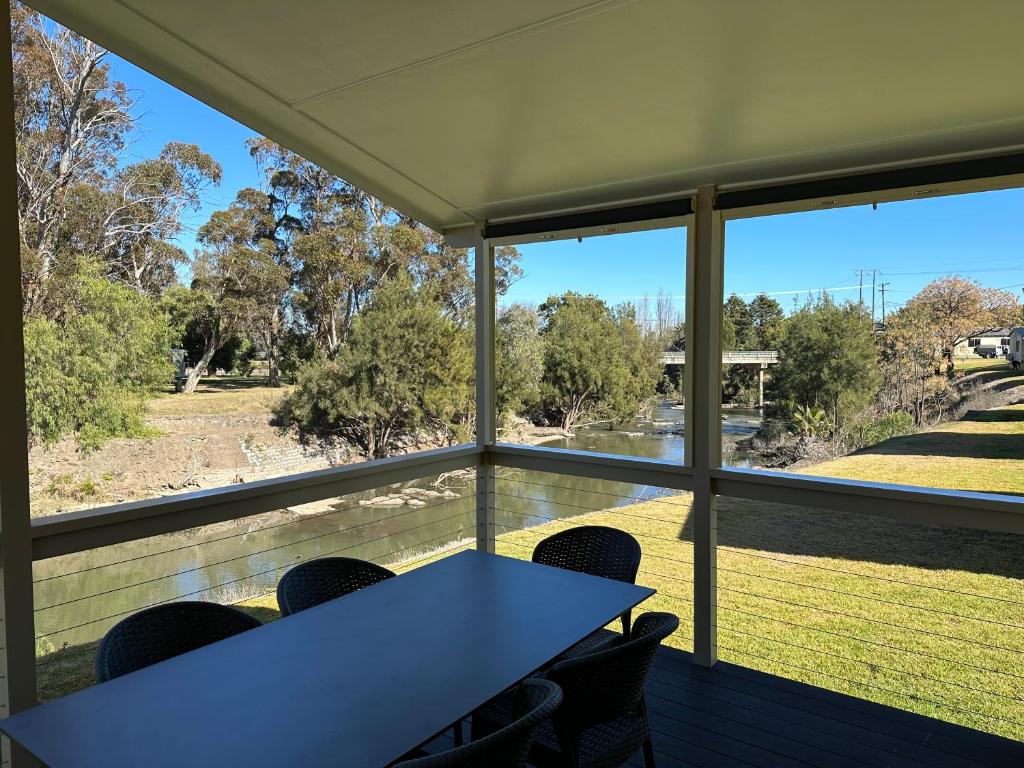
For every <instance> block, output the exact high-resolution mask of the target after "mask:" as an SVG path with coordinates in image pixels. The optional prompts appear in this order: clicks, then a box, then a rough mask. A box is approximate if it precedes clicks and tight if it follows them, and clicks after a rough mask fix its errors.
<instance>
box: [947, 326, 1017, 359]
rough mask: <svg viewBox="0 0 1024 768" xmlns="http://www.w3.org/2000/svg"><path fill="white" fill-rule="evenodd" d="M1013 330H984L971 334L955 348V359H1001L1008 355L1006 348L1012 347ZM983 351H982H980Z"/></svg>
mask: <svg viewBox="0 0 1024 768" xmlns="http://www.w3.org/2000/svg"><path fill="white" fill-rule="evenodd" d="M1012 330H1014V329H1011V328H984V329H982V330H980V331H977V332H976V333H973V334H971V335H970V336H969V337H968V338H967V339H965V340H964V341H961V342H958V343H957V345H956V346H955V347H954V348H953V357H957V358H964V357H975V356H979V355H980V356H982V357H999V356H1001V355H1004V354H1006V350H1005V349H1003V348H1004V347H1008V346H1010V332H1011V331H1012ZM979 349H980V350H982V351H979Z"/></svg>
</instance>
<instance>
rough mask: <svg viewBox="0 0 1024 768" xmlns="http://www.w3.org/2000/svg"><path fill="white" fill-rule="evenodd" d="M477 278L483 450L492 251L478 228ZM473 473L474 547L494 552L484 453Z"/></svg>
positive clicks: (490, 438) (490, 439) (489, 396)
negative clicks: (474, 474)
mask: <svg viewBox="0 0 1024 768" xmlns="http://www.w3.org/2000/svg"><path fill="white" fill-rule="evenodd" d="M474 249H475V256H474V266H475V274H476V286H475V287H476V309H475V313H474V314H475V316H476V444H477V446H478V447H480V448H483V449H485V451H486V449H487V448H489V447H492V446H493V445H494V442H495V440H496V439H497V427H496V419H497V414H496V412H495V399H494V248H492V247H491V244H490V243H489V242H488V241H487V240H486V239H485V238H484V236H483V227H482V225H481V226H478V227H477V234H476V241H475V245H474ZM481 458H482V461H481V463H480V464H479V466H477V470H476V547H477V549H480V550H483V551H485V552H493V551H494V481H495V476H494V465H493V464H492V463H491V460H490V457H489V456H488V454H487V453H486V452H485V453H484V454H483V456H482V457H481Z"/></svg>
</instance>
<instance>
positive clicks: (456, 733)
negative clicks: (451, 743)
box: [452, 720, 463, 747]
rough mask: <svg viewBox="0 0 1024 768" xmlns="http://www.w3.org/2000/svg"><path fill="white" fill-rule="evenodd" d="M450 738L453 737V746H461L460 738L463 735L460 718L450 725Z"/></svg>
mask: <svg viewBox="0 0 1024 768" xmlns="http://www.w3.org/2000/svg"><path fill="white" fill-rule="evenodd" d="M452 738H454V739H455V746H456V747H461V746H462V743H463V741H462V739H463V737H462V721H461V720H459V721H458V722H457V723H455V725H453V726H452Z"/></svg>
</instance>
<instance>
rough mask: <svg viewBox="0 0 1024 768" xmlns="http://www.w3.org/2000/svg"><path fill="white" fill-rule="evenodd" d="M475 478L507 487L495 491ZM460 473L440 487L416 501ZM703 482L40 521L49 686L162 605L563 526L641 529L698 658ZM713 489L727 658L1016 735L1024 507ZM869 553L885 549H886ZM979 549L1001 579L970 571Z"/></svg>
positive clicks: (320, 488) (658, 580)
mask: <svg viewBox="0 0 1024 768" xmlns="http://www.w3.org/2000/svg"><path fill="white" fill-rule="evenodd" d="M480 468H484V469H485V470H489V471H490V472H491V473H493V480H492V481H491V483H490V485H489V486H488V488H486V489H484V490H483V492H482V493H481V492H479V491H480V490H481V489H479V488H478V487H477V482H476V477H477V474H478V471H479V469H480ZM452 472H455V473H456V474H457V477H458V479H457V480H455V481H454V485H452V484H451V483H449V485H448V486H446V487H445V488H444V490H438V489H430V487H429V486H428V487H426V488H424V487H423V484H422V483H420V484H419V485H420V490H416V491H407V490H406V491H403V490H402V489H403V488H407V487H408V483H409V482H410V481H416V480H423V479H424V478H435V477H437V476H438V475H440V474H442V473H452ZM692 482H693V477H692V473H691V471H690V470H688V469H686V468H683V467H680V466H678V465H674V464H669V463H666V462H660V461H651V460H646V459H634V458H624V457H617V456H605V455H601V454H588V453H582V452H575V451H564V450H556V449H544V448H533V447H524V446H507V445H497V446H491V447H485V448H478V447H476V446H463V447H455V448H450V449H442V450H438V451H430V452H425V453H422V454H414V455H411V456H406V457H396V458H393V459H387V460H384V461H379V462H368V463H365V464H359V465H353V466H349V467H342V468H339V469H335V470H327V471H324V472H317V473H309V474H307V475H301V476H296V477H292V478H284V479H281V480H273V481H264V482H260V483H252V484H247V485H242V486H237V487H234V488H231V489H224V490H220V491H215V492H199V493H193V494H183V495H181V496H175V497H168V498H166V499H163V500H160V503H159V506H157V510H154V509H153V507H154V504H153V503H151V502H140V503H136V504H125V505H118V506H115V507H109V508H106V509H96V510H90V511H88V512H78V513H67V514H63V515H57V516H54V517H51V518H44V519H41V520H38V521H36V522H35V523H34V525H33V532H34V537H33V541H34V548H33V549H34V556H35V558H36V565H35V584H34V592H35V597H34V600H35V605H34V613H35V625H36V629H35V634H36V642H37V651H38V653H39V665H38V683H39V690H40V693H41V694H42V695H43V696H53V695H59V694H61V693H64V692H67V691H68V690H71V689H73V688H74V687H76V686H81V685H85V684H88V683H89V678H88V672H87V671H86V672H85V673H84V676H83V673H82V669H83V667H82V664H83V658H85V657H83V656H79V657H78V658H77V660H76V654H85V655H86V656H89V654H91V646H92V644H93V643H94V642H95V640H96V639H98V638H99V637H100V636H101V635H102V634H103V632H104V631H105V630H106V629H107V628H109V626H111V625H112V624H113V623H114V622H116V621H117V620H118V619H119V618H120V617H121V616H123V615H125V614H127V613H130V612H132V611H135V610H139V609H141V608H144V607H146V606H148V605H153V604H156V603H160V602H167V601H171V600H177V599H211V600H216V601H219V602H229V603H238V602H243V603H246V604H248V605H255V606H256V607H257V608H258V607H259V606H260V605H262V603H266V605H267V606H269V609H272V607H273V600H272V597H270V594H271V592H272V590H273V588H274V586H275V585H276V582H277V580H278V578H279V577H280V575H281V574H282V573H283V572H284V570H286V569H287V568H289V567H291V566H292V565H294V564H296V563H299V562H302V561H304V560H307V559H310V558H314V557H320V556H326V555H331V554H345V555H350V556H355V557H361V558H364V559H370V560H374V561H375V562H381V563H384V564H387V565H389V566H390V567H395V568H398V569H403V568H406V567H414V566H415V565H417V564H419V563H420V562H427V561H429V560H430V559H432V558H433V557H437V556H440V555H442V554H446V553H448V552H451V551H453V549H460V548H464V547H470V546H479V545H480V541H479V539H480V537H479V536H478V535H477V533H478V532H479V531H480V530H481V528H482V529H483V530H484V531H486V532H487V533H486V534H485V535H484V536H483V539H484V541H485V546H489V547H491V546H492V547H493V548H494V549H495V550H496V551H497V552H498V553H500V554H505V555H509V556H514V557H522V558H528V557H529V556H530V554H531V552H532V549H533V547H534V546H535V544H536V543H537V541H539V540H540V538H542V537H543V536H545V535H548V534H549V533H552V532H554V531H557V530H562V529H564V528H565V527H567V526H573V525H579V524H584V523H599V524H605V525H612V526H615V527H618V528H621V529H623V530H626V531H629V532H630V533H632V534H633V535H634V536H636V538H637V539H638V540H639V541H640V543H641V546H642V548H643V552H644V555H643V561H642V564H641V571H640V575H639V580H640V581H641V582H642V583H645V584H648V585H651V586H654V587H656V588H657V589H658V596H657V597H656V598H654V599H653V601H652V602H651V604H650V606H645V607H652V608H660V609H664V610H670V611H672V612H674V613H677V614H678V615H680V617H681V618H682V619H683V624H682V627H681V629H680V630H679V632H677V633H676V635H675V636H673V638H672V639H671V640H670V643H671V644H672V645H674V646H676V647H678V648H681V649H684V650H691V649H692V648H693V639H692V638H693V636H694V627H695V626H696V623H697V622H698V621H700V618H701V617H700V613H699V612H698V611H697V609H696V608H695V598H696V594H695V583H696V579H695V578H694V575H695V573H694V572H695V566H694V563H695V552H696V547H697V546H699V543H698V542H696V541H695V538H694V535H693V533H694V518H693V514H692V512H693V509H692V505H693V495H692V494H691V493H690V492H689V491H688V487H689V486H690V485H691V484H692ZM715 484H716V489H717V490H722V491H725V493H724V494H722V495H719V496H717V497H716V499H715V506H716V513H717V521H718V523H717V530H716V537H717V541H716V544H715V546H714V548H713V552H712V560H713V563H714V565H715V572H716V580H715V582H713V584H712V586H713V591H714V594H713V595H712V596H711V597H712V599H713V604H714V605H715V612H714V618H715V627H714V629H715V632H716V645H717V651H718V652H719V653H720V654H721V655H722V656H723V657H724V658H727V659H728V660H730V661H733V662H734V663H738V664H742V665H745V666H749V667H752V668H755V669H759V670H762V671H766V672H771V673H773V674H778V675H781V676H784V677H791V678H794V679H798V680H801V681H803V682H809V683H812V684H814V685H819V686H821V687H824V688H829V689H832V690H839V691H842V692H845V693H851V694H853V695H857V696H860V697H862V698H866V699H870V700H874V701H880V702H882V703H887V704H892V705H894V706H898V707H902V708H905V709H908V710H912V711H915V712H918V713H921V714H928V715H931V716H934V717H940V718H943V719H947V720H950V721H953V722H958V723H962V724H966V725H970V726H972V727H975V728H978V729H981V730H987V731H990V732H994V733H998V734H1001V735H1006V736H1011V737H1015V738H1020V737H1021V735H1022V731H1021V728H1022V727H1024V725H1022V724H1021V723H1020V722H1018V721H1019V719H1020V718H1019V716H1017V715H1014V714H1013V711H1014V709H1015V708H1017V707H1018V706H1019V705H1024V701H1022V699H1021V696H1022V694H1021V691H1022V690H1024V676H1022V675H1021V674H1020V673H1019V669H1020V664H1021V663H1022V660H1024V601H1022V600H1021V599H1020V597H1019V595H1017V596H1014V593H1013V588H1014V585H1017V586H1019V584H1020V579H1021V578H1022V577H1024V574H1022V573H1018V572H1017V571H1015V570H1014V569H1015V568H1018V569H1019V568H1020V567H1022V566H1021V563H1020V559H1019V552H1020V551H1021V549H1020V546H1019V543H1020V542H1021V541H1024V539H1021V538H1020V537H1021V535H1022V534H1024V516H1022V514H1021V512H1020V510H1021V507H1022V505H1021V503H1020V502H1017V501H1014V500H1010V499H1005V498H997V497H987V496H984V495H979V494H969V495H964V494H952V493H946V492H941V491H914V490H908V489H905V488H896V487H892V486H879V485H859V486H857V487H856V490H855V491H854V492H851V489H849V488H847V484H846V483H844V482H843V481H833V480H816V479H808V478H794V477H788V476H785V475H779V474H773V473H763V472H753V471H738V470H722V471H720V472H718V473H716V479H715ZM399 493H401V497H400V498H392V499H387V498H384V497H386V496H388V495H389V494H391V495H392V496H394V495H396V494H399ZM374 499H376V501H374ZM780 499H786V500H788V501H789V502H790V503H788V504H786V505H785V506H781V505H780V503H779V501H780ZM797 500H799V501H800V503H801V504H802V505H803V506H798V507H795V506H793V503H794V502H796V501H797ZM805 500H810V501H812V502H814V504H813V506H812V505H807V504H804V501H805ZM410 501H412V503H410ZM481 501H482V502H483V503H482V505H481ZM161 508H162V510H163V511H158V510H160V509H161ZM281 510H286V511H281ZM951 520H956V521H958V522H959V523H960V524H961V525H960V526H959V527H956V528H952V527H950V526H949V523H950V521H951ZM907 521H912V522H907ZM964 526H967V527H964ZM922 531H923V532H925V533H926V534H927V536H926V537H925V538H922V537H923V536H924V534H922V533H921V532H922ZM869 534H870V535H869ZM901 541H902V542H904V544H903V545H900V546H902V547H903V550H898V548H897V549H893V547H894V546H896V544H894V542H897V543H898V542H901ZM1008 541H1014V542H1016V545H1015V546H1010V545H1009V544H1008V543H1007V542H1008ZM870 542H875V543H876V545H877V546H880V547H882V546H884V547H888V549H884V550H882V549H879V550H878V551H877V552H872V551H870V546H869V543H870ZM915 542H917V543H918V545H919V547H920V553H916V554H915V551H914V546H912V545H914V543H915ZM898 551H903V553H904V559H903V560H902V561H901V560H900V559H899V557H897V554H898ZM844 553H845V554H844ZM922 553H923V554H922ZM980 553H986V554H987V557H988V563H989V565H988V567H990V568H991V569H995V568H996V567H997V564H1001V565H1000V566H999V567H1001V568H1002V572H1001V573H997V572H993V573H988V572H985V573H975V572H974V571H977V570H979V569H980V568H981V565H979V563H981V562H982V561H983V560H984V558H982V557H981V555H980ZM926 555H927V556H928V557H931V558H932V560H930V561H928V563H925V564H922V562H921V560H922V558H924V557H925V556H926ZM1014 557H1016V558H1017V559H1016V560H1014ZM958 558H959V560H958ZM968 559H970V562H969V563H968V562H967V560H968ZM940 561H941V562H940ZM958 562H960V564H961V565H962V566H963V568H962V570H963V571H964V574H959V575H956V574H955V572H956V571H957V563H958ZM1014 563H1016V565H1014ZM972 568H973V569H974V571H972ZM936 574H938V575H936ZM943 574H945V576H948V577H949V578H952V579H954V580H953V581H952V582H950V583H949V584H945V583H944V581H943V578H945V576H943ZM949 574H954V576H955V578H954V576H949ZM975 582H977V583H975ZM254 598H256V602H255V603H252V601H253V599H254ZM260 598H263V600H262V603H261V600H260ZM940 598H945V599H944V600H943V599H940ZM965 626H966V627H967V629H966V630H965V629H964V627H965ZM90 658H91V657H90ZM76 675H78V677H77V678H76V677H75V676H76ZM62 676H63V677H62Z"/></svg>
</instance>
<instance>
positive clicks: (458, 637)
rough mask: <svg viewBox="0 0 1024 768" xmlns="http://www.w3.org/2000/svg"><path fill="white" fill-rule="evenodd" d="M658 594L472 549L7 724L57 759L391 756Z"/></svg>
mask: <svg viewBox="0 0 1024 768" xmlns="http://www.w3.org/2000/svg"><path fill="white" fill-rule="evenodd" d="M652 594H654V590H652V589H649V588H646V587H639V586H634V585H632V584H624V583H622V582H618V581H611V580H608V579H602V578H598V577H595V576H587V575H585V574H580V573H575V572H573V571H567V570H562V569H559V568H552V567H549V566H545V565H538V564H536V563H530V562H524V561H521V560H514V559H512V558H508V557H502V556H499V555H490V554H486V553H483V552H477V551H466V552H461V553H459V554H456V555H452V556H450V557H447V558H444V559H442V560H439V561H436V562H434V563H431V564H429V565H425V566H423V567H421V568H417V569H415V570H413V571H410V572H408V573H406V574H403V575H401V576H398V577H396V578H393V579H388V580H386V581H383V582H380V583H379V584H375V585H373V586H372V587H368V588H366V589H363V590H360V591H358V592H354V593H352V594H350V595H346V596H345V597H341V598H338V599H336V600H331V601H330V602H328V603H324V604H323V605H319V606H317V607H315V608H311V609H309V610H306V611H301V612H299V613H296V614H293V615H292V616H288V617H286V618H283V619H279V620H277V621H275V622H272V623H270V624H266V625H264V626H262V627H259V628H257V629H253V630H250V631H248V632H244V633H243V634H241V635H236V636H235V637H231V638H228V639H226V640H222V641H220V642H218V643H214V644H213V645H209V646H206V647H204V648H200V649H198V650H195V651H191V652H190V653H186V654H183V655H181V656H177V657H175V658H173V659H169V660H167V661H164V662H161V663H159V664H155V665H153V666H151V667H147V668H145V669H142V670H139V671H137V672H133V673H131V674H128V675H125V676H123V677H119V678H116V679H114V680H111V681H109V682H106V683H103V684H101V685H96V686H93V687H92V688H88V689H86V690H84V691H79V692H78V693H74V694H71V695H70V696H66V697H64V698H61V699H57V700H55V701H52V702H49V703H46V704H42V705H40V706H37V707H33V708H32V709H28V710H25V711H24V712H21V713H19V714H17V715H14V716H12V717H9V718H7V719H5V720H0V731H3V732H4V733H5V734H7V735H8V736H10V737H11V738H12V739H14V740H16V741H18V742H19V743H20V744H21V745H22V746H23V747H25V748H26V749H28V750H29V751H30V752H32V753H33V754H34V755H35V756H36V757H37V758H39V759H40V760H41V761H42V762H44V763H46V764H47V765H49V766H51V768H64V767H65V766H75V767H76V768H90V767H91V766H104V767H105V768H118V767H119V766H139V765H145V766H147V767H148V768H162V766H168V767H170V766H174V767H175V768H179V766H182V765H191V766H205V765H209V766H225V765H245V766H282V765H304V766H332V768H338V766H348V767H349V768H358V767H359V766H367V767H372V768H379V766H383V765H386V764H388V763H390V762H391V761H393V760H395V759H397V758H398V757H400V756H401V755H403V754H405V753H406V752H407V751H409V750H410V749H413V748H414V747H416V746H418V745H419V744H421V743H423V742H424V741H426V740H427V739H429V738H430V737H432V736H433V735H434V734H437V733H439V732H441V731H442V730H444V729H445V728H446V727H447V726H448V725H450V724H451V723H453V722H455V721H457V720H458V719H459V718H461V717H463V716H465V715H467V714H468V713H469V712H471V711H472V710H473V709H475V708H476V707H477V706H479V705H480V704H483V703H484V702H485V701H487V700H488V699H490V698H491V697H492V696H494V695H496V694H497V693H500V692H501V691H503V690H504V689H506V688H507V687H509V686H510V685H513V684H514V683H516V682H517V681H519V680H521V679H523V678H524V677H526V676H528V675H529V674H530V673H531V672H532V671H534V670H536V669H537V668H538V667H540V666H542V665H544V664H545V663H546V662H548V661H550V660H551V659H553V658H554V657H555V656H557V655H558V654H560V653H562V652H563V651H565V650H566V649H568V648H569V647H571V646H572V645H574V644H575V643H576V642H578V641H579V640H581V639H582V638H584V637H586V636H587V635H588V634H590V633H591V632H593V631H594V630H596V629H598V628H600V627H602V626H604V625H605V624H607V623H608V622H610V621H612V620H613V619H614V618H615V617H616V616H618V615H619V614H621V613H623V612H624V611H626V610H627V609H630V608H633V607H634V606H636V605H637V604H639V603H640V602H642V601H643V600H645V599H647V598H648V597H650V596H651V595H652Z"/></svg>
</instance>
